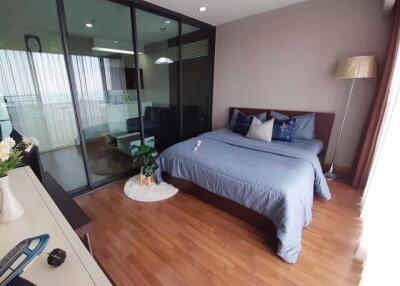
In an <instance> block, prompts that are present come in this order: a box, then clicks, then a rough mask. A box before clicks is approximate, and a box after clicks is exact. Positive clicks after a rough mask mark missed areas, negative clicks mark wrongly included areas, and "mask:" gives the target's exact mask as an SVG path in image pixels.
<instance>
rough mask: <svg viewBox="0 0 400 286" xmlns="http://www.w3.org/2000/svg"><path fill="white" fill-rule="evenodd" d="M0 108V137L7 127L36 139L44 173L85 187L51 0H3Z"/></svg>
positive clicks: (0, 12)
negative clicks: (0, 129)
mask: <svg viewBox="0 0 400 286" xmlns="http://www.w3.org/2000/svg"><path fill="white" fill-rule="evenodd" d="M0 104H1V105H2V109H1V120H2V122H1V126H2V131H3V137H5V136H8V135H9V133H10V131H11V125H12V126H13V128H15V129H16V130H17V131H18V132H20V133H22V134H23V135H25V136H34V137H36V138H37V139H38V140H39V150H40V157H41V161H42V165H43V169H44V171H46V172H48V173H49V174H50V175H51V176H53V177H54V179H56V180H57V181H58V182H59V184H60V185H62V187H63V188H64V189H65V190H67V191H69V190H74V189H77V188H80V187H85V186H87V184H88V182H87V178H86V175H85V166H84V161H83V152H82V148H81V145H80V143H79V142H80V138H79V132H78V128H77V124H76V118H75V114H74V106H73V101H72V95H71V90H70V85H69V81H68V73H67V68H66V65H65V59H64V50H63V46H62V41H61V34H60V30H59V21H58V15H57V6H56V1H55V0H19V1H15V0H2V2H1V9H0Z"/></svg>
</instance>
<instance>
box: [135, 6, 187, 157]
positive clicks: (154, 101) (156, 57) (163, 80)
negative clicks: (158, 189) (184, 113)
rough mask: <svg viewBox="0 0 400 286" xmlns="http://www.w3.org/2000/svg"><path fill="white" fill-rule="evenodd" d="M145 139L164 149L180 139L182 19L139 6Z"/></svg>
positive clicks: (137, 19)
mask: <svg viewBox="0 0 400 286" xmlns="http://www.w3.org/2000/svg"><path fill="white" fill-rule="evenodd" d="M136 25H137V38H138V39H137V40H138V50H139V65H140V69H141V71H142V72H143V82H142V90H141V99H142V111H143V124H144V126H143V128H144V135H145V141H146V142H147V141H149V140H152V139H154V142H155V145H156V148H157V149H158V150H159V151H161V150H163V149H165V148H166V147H168V146H170V145H172V144H174V143H176V142H177V141H178V140H179V107H178V85H177V83H178V67H179V62H178V60H179V46H178V36H179V23H178V22H177V21H174V20H172V19H169V18H165V17H162V16H158V15H156V14H152V13H149V12H145V11H142V10H139V9H137V10H136Z"/></svg>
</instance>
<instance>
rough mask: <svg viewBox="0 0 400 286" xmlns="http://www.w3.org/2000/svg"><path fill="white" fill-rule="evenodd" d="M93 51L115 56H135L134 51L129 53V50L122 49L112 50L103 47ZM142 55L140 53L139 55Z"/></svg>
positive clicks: (94, 48)
mask: <svg viewBox="0 0 400 286" xmlns="http://www.w3.org/2000/svg"><path fill="white" fill-rule="evenodd" d="M92 50H93V51H99V52H108V53H115V54H127V55H134V54H135V52H134V51H129V50H120V49H110V48H103V47H93V48H92ZM141 54H142V53H141V52H139V55H141Z"/></svg>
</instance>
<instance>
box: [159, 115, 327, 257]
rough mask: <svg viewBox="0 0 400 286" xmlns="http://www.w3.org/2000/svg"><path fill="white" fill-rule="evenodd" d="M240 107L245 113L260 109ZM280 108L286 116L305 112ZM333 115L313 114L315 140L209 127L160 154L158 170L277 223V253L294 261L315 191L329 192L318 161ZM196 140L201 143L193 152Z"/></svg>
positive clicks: (229, 206) (234, 208)
mask: <svg viewBox="0 0 400 286" xmlns="http://www.w3.org/2000/svg"><path fill="white" fill-rule="evenodd" d="M232 110H233V108H231V112H230V113H232ZM239 110H240V111H242V112H244V113H246V114H255V113H257V112H260V111H261V110H260V109H243V108H239ZM262 111H265V110H262ZM279 112H281V113H283V114H286V115H288V116H293V115H296V114H301V113H305V112H289V111H279ZM333 119H334V115H333V114H329V113H317V114H316V126H315V133H316V138H317V140H313V142H301V141H295V142H292V143H284V142H277V141H273V142H271V143H266V142H262V141H257V140H252V139H248V138H246V137H243V136H241V135H239V134H236V133H233V132H232V131H231V130H229V129H226V128H223V129H219V130H215V131H212V132H207V133H204V134H202V135H200V136H198V137H196V138H192V139H189V140H186V141H183V142H181V143H178V144H176V145H174V146H172V147H170V148H168V149H166V150H165V151H164V152H163V153H162V154H160V156H159V157H158V164H159V167H160V168H159V170H160V172H164V173H166V174H167V176H166V178H168V181H169V182H170V183H172V184H174V185H176V186H177V187H178V188H180V189H181V190H182V189H183V191H189V192H191V193H193V190H194V189H197V190H198V191H197V192H196V196H197V197H200V198H201V197H205V198H208V201H212V197H211V199H210V196H209V195H207V194H206V193H207V192H205V190H207V191H208V192H210V193H212V194H214V195H216V197H220V199H217V200H216V201H218V204H217V205H219V206H222V208H223V209H225V210H228V211H229V212H230V213H232V214H234V215H236V216H239V217H240V218H245V219H246V220H248V219H250V222H251V220H253V219H259V215H261V216H262V217H263V218H264V219H265V218H267V219H268V220H269V221H271V222H272V223H273V224H274V225H275V226H276V236H277V238H278V248H277V254H278V256H279V257H281V258H282V259H283V260H284V261H286V262H288V263H295V262H296V260H297V259H298V256H299V254H300V251H301V234H302V229H303V228H304V227H306V226H308V225H309V224H310V222H311V218H312V213H311V209H312V205H313V199H314V194H316V195H318V196H319V197H321V198H323V199H326V200H329V199H330V196H331V194H330V192H329V188H328V185H327V183H326V180H325V178H324V176H323V172H322V168H321V164H320V160H323V158H324V156H325V151H324V149H323V148H322V146H327V143H328V140H329V136H330V132H331V129H332V124H333ZM197 140H201V141H202V144H201V146H200V148H199V149H198V150H197V151H193V148H194V147H195V146H196V141H197ZM214 197H215V196H214ZM221 202H222V203H221ZM238 208H239V209H238Z"/></svg>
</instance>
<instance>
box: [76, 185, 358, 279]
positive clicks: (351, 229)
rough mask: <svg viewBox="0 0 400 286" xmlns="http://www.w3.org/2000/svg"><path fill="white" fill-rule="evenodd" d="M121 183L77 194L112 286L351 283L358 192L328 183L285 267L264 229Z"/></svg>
mask: <svg viewBox="0 0 400 286" xmlns="http://www.w3.org/2000/svg"><path fill="white" fill-rule="evenodd" d="M123 183H124V182H123V181H119V182H117V183H115V184H113V185H110V186H107V187H104V188H102V189H101V190H99V191H96V192H94V193H91V194H90V195H87V196H85V197H82V198H79V199H78V200H77V201H78V203H79V205H80V206H81V207H82V208H83V209H84V210H85V211H86V213H87V214H88V215H89V216H90V217H91V218H92V219H93V220H94V233H93V235H92V240H93V246H94V253H95V256H96V258H97V259H98V261H99V262H100V263H101V264H102V266H103V267H104V268H105V270H106V271H107V272H108V274H109V275H110V276H111V278H112V279H113V280H114V282H115V284H116V285H141V286H145V285H230V286H233V285H318V286H320V285H324V286H326V285H341V286H343V285H357V284H358V281H359V277H360V272H361V265H360V263H358V262H357V261H355V260H354V255H353V254H354V251H355V248H356V244H357V238H358V237H359V231H360V223H359V221H358V215H359V211H358V202H359V200H360V195H359V193H358V192H356V191H354V190H352V189H351V188H350V187H347V186H346V185H344V184H342V183H340V182H334V183H331V185H330V186H331V191H332V193H333V198H332V200H331V201H329V202H324V201H319V200H316V201H315V204H314V209H313V221H312V223H311V226H310V227H308V228H307V229H305V230H304V231H303V250H302V253H301V255H300V258H299V260H298V262H297V263H296V264H295V265H289V264H286V263H285V262H283V261H282V260H281V259H279V258H278V257H277V256H276V254H275V249H276V244H277V243H276V238H275V237H274V235H273V231H270V230H269V231H267V232H265V231H264V232H262V231H261V230H258V229H256V228H253V227H251V226H249V225H248V224H247V223H245V222H243V221H241V220H239V219H236V218H234V217H232V216H230V215H228V214H226V213H224V212H222V211H220V210H218V209H216V208H214V207H212V206H210V205H208V204H206V203H203V202H201V201H199V200H197V199H195V198H193V197H191V196H190V195H188V194H185V193H182V192H180V193H178V194H177V195H176V196H175V197H173V198H171V199H169V200H167V201H164V202H159V203H149V204H144V203H137V202H134V201H132V200H130V199H128V198H126V197H125V196H124V194H123V192H122V189H123Z"/></svg>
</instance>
